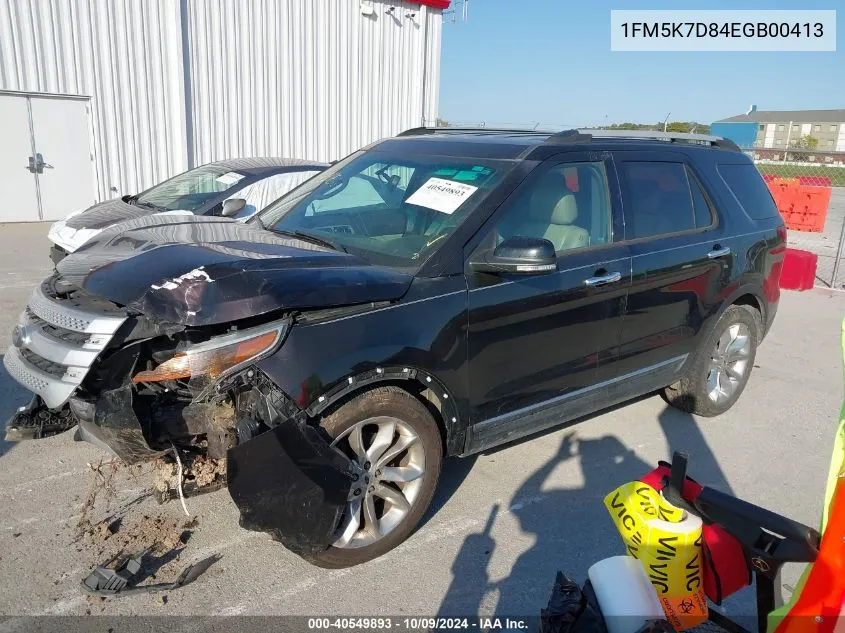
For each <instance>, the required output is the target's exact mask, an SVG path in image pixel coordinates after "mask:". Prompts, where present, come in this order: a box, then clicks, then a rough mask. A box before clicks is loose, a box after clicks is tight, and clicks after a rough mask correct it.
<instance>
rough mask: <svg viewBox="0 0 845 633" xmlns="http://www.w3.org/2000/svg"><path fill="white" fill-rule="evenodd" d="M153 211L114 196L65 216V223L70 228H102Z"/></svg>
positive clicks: (153, 211)
mask: <svg viewBox="0 0 845 633" xmlns="http://www.w3.org/2000/svg"><path fill="white" fill-rule="evenodd" d="M155 212H156V211H155V210H154V209H148V208H144V207H136V206H135V205H132V204H126V203H125V202H124V201H123V200H121V199H120V198H115V199H114V200H106V201H105V202H100V203H99V204H95V205H94V206H93V207H88V208H87V209H85V211H83V212H82V213H79V214H77V215H74V216H73V217H70V218H67V219H66V220H65V224H66V225H67V226H69V227H70V228H72V229H102V228H105V227H107V226H110V225H112V224H115V223H116V222H123V221H125V220H132V219H134V218H140V217H143V216H145V215H150V214H153V213H155Z"/></svg>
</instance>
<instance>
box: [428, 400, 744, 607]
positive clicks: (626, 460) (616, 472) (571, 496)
mask: <svg viewBox="0 0 845 633" xmlns="http://www.w3.org/2000/svg"><path fill="white" fill-rule="evenodd" d="M658 423H659V425H660V427H661V429H662V431H663V433H664V435H665V436H666V443H667V449H668V450H667V453H666V455H665V457H664V458H663V459H665V460H667V461H669V460H670V459H671V456H672V452H673V451H675V450H683V451H686V452H687V453H689V455H690V471H689V472H690V475H691V476H692V477H694V478H696V479H697V480H698V481H699V482H700V483H703V484H706V485H710V486H713V487H716V488H719V489H720V490H723V491H725V492H728V493H730V492H731V489H730V486H729V485H728V484H727V479H726V478H725V475H724V473H723V472H722V469H721V468H720V466H719V463H718V460H717V459H716V457H715V455H713V453H712V451H711V450H710V448H709V446H708V445H707V442H706V440H705V438H704V436H703V435H702V433H701V431H700V429H699V427H698V424H699V423H706V421H705V422H699V421H696V420H695V418H693V417H692V416H691V415H689V414H687V413H683V412H681V411H678V410H676V409H673V408H671V407H669V406H667V407H666V408H665V409H664V410H663V411H661V413H660V414H659V415H658ZM573 458H577V459H579V460H580V465H581V470H582V473H583V480H584V484H583V486H581V487H576V488H557V489H551V490H548V489H544V488H545V484H546V482H547V480H548V479H549V477H550V476H551V474H552V472H553V471H554V469H555V468H556V467H557V466H558V465H559V464H561V463H563V462H565V461H567V460H570V459H573ZM656 466H657V464H656V463H655V464H652V463H648V462H646V461H644V460H642V459H641V458H639V457H638V456H637V455H636V454H635V453H634V451H633V450H631V449H630V448H628V447H627V446H625V444H624V443H623V442H622V441H621V440H620V439H619V438H618V437H616V436H613V435H607V436H605V437H601V438H598V439H579V438H577V436H576V432H575V431H571V432H569V433H567V434H566V435H565V437H564V438H563V440H562V442H561V445H560V447H559V449H558V451H557V453H556V454H555V455H554V456H553V457H552V458H550V459H549V460H547V461H546V462H545V463H544V464H543V465H542V466H540V468H538V469H537V470H536V471H535V472H534V473H532V474H531V475H530V476H529V477H528V478H527V479H526V480H525V481H524V482H523V484H522V485H521V486H520V487H519V489H518V490H517V492H516V493H515V494H514V496H513V498H512V499H511V503H510V507H509V508H508V509H506V510H509V511H510V512H511V513H512V514H513V515H515V516H516V517H517V519H518V520H519V524H520V528H521V529H522V531H523V532H524V533H526V534H528V535H531V536H533V538H534V541H535V542H534V545H533V546H532V547H531V548H530V549H529V550H527V551H525V552H523V553H522V554H521V555H520V556H519V557H518V559H517V561H516V563H515V564H514V566H513V568H512V570H511V572H510V574H509V575H508V576H507V577H506V578H504V579H502V580H499V581H496V582H492V581H490V578H489V571H488V562H489V560H490V558H491V556H492V555H493V552H494V551H495V549H496V545H497V544H496V542H495V541H494V539H493V538H492V535H491V531H492V527H493V524H494V523H495V520H496V517H497V514H499V513H501V512H503V511H505V510H500V509H499V508H498V507H495V506H494V507H493V508H492V509H491V511H490V515H489V517H488V520H487V523H486V525H485V527H484V529H483V530H481V531H480V532H478V533H474V534H470V535H468V536H467V537H466V539H465V540H464V543H463V545H462V547H461V550H460V551H459V552H458V554H457V556H456V557H455V560H454V562H453V564H452V582H451V585H450V586H449V588H448V590H447V592H446V595H445V596H444V599H443V601H442V602H441V605H440V608H439V612H438V615H440V616H449V615H462V616H473V615H477V614H479V612H480V611H483V612H484V613H495V614H496V615H498V616H500V617H520V616H522V617H531V618H536V617H538V616H539V614H540V610H541V609H542V608H543V607H545V606H546V604H547V602H548V599H549V595H550V592H551V588H552V585H553V584H554V579H555V575H556V572H557V571H558V570H560V571H563V572H564V573H566V574H567V575H568V576H570V577H571V578H573V579H576V580H577V581H578V582H579V583H582V582H584V581H585V580H586V578H587V570H588V569H589V568H590V566H592V565H593V564H594V563H596V562H598V561H600V560H602V559H604V558H607V557H609V556H616V555H619V554H623V553H624V547H623V545H622V541H621V538H620V536H619V534H618V532H617V531H616V528H615V526H614V525H613V522H612V521H611V520H610V517H609V516H608V513H607V510H606V509H605V507H604V503H603V500H604V497H605V496H606V495H607V494H608V493H610V492H611V491H612V490H614V489H615V488H617V487H618V486H620V485H622V484H624V483H627V482H629V481H634V480H637V479H639V478H640V477H642V476H643V475H645V474H646V473H648V472H650V471H651V470H652V469H653V468H655V467H656Z"/></svg>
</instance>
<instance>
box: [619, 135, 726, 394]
mask: <svg viewBox="0 0 845 633" xmlns="http://www.w3.org/2000/svg"><path fill="white" fill-rule="evenodd" d="M614 159H615V162H616V165H617V169H618V172H619V180H620V184H621V188H622V199H623V208H624V211H625V228H626V237H627V243H628V244H629V245H630V248H631V256H632V279H631V288H630V291H629V295H628V305H627V309H626V313H625V318H624V323H623V326H622V336H621V344H620V359H619V370H620V375H622V376H624V375H629V374H630V375H636V376H637V377H638V385H637V386H638V387H639V389H637V390H639V391H644V390H646V389H649V388H657V387H660V386H664V385H665V384H668V383H669V382H672V381H673V380H674V379H675V378H676V377H677V376H678V375H679V373H680V371H681V368H682V367H683V365H684V363H685V361H686V359H687V358H688V357H689V354H691V352H692V351H693V350H694V347H695V344H696V342H697V336H698V334H699V332H700V331H701V330H702V327H703V325H704V324H705V322H706V321H707V319H708V317H709V316H710V315H711V314H712V313H714V312H715V311H716V310H717V309H718V306H719V304H720V302H721V300H722V297H723V296H724V292H725V288H726V286H727V285H728V283H729V279H730V265H731V261H732V258H733V257H734V254H733V253H732V252H731V249H730V246H731V244H730V240H729V239H728V235H727V233H726V231H725V224H724V222H723V221H721V219H720V218H719V216H718V214H717V212H716V209H715V206H714V204H713V201H712V200H711V199H710V197H709V196H708V194H707V193H706V191H705V189H704V187H703V186H702V184H701V177H700V176H699V175H698V174H697V173H696V170H695V168H694V166H693V164H692V163H691V161H689V160H688V158H687V156H686V155H685V154H684V153H681V152H671V151H648V152H637V151H618V152H615V153H614Z"/></svg>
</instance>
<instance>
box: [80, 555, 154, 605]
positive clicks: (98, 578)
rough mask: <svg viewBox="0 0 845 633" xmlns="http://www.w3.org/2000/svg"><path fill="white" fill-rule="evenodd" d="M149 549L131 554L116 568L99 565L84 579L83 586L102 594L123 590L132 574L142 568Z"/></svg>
mask: <svg viewBox="0 0 845 633" xmlns="http://www.w3.org/2000/svg"><path fill="white" fill-rule="evenodd" d="M148 551H149V550H144V551H143V552H141V553H140V554H138V555H137V556H134V557H132V556H130V557H129V558H127V559H125V560H124V561H123V562H122V563H120V564H119V565H118V566H117V567H115V568H114V569H111V568H109V567H104V566H99V565H98V566H97V567H95V568H94V571H92V572H91V573H90V574H88V577H87V578H85V580H83V581H82V586H83V587H85V589H86V590H88V591H90V592H96V593H98V594H100V595H103V594H114V593H118V592H120V591H122V590H123V589H125V588H126V585H128V584H129V581H130V580H131V578H132V576H134V575H135V574H137V573H138V572H139V571H140V570H141V559H142V558H143V557H144V554H146V553H147V552H148Z"/></svg>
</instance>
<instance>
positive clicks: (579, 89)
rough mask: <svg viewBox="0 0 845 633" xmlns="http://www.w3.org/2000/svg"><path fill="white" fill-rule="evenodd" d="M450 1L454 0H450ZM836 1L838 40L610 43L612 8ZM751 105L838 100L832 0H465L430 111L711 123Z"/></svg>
mask: <svg viewBox="0 0 845 633" xmlns="http://www.w3.org/2000/svg"><path fill="white" fill-rule="evenodd" d="M453 3H454V0H453ZM611 8H614V9H673V8H674V9H729V8H730V9H764V8H765V9H839V11H837V15H836V18H837V25H836V28H837V51H836V52H825V53H814V52H801V53H736V52H732V53H728V52H719V53H652V52H648V53H639V52H611V51H610V9H611ZM752 103H755V104H757V107H758V108H759V109H761V110H799V109H832V108H845V2H843V1H842V0H792V1H791V2H790V1H785V0H765V1H758V0H746V1H745V2H742V3H741V4H737V3H733V2H729V1H726V0H706V1H705V0H702V1H700V2H688V1H683V0H674V1H669V0H667V1H655V0H641V1H639V2H631V1H630V0H629V1H627V2H626V1H624V0H622V1H619V0H617V1H616V2H614V3H609V2H607V0H470V4H469V20H468V22H466V23H462V22H461V21H460V19H458V20H457V21H456V22H455V23H454V24H451V23H450V20H449V18H448V17H447V18H445V19H444V26H443V48H442V66H441V83H440V117H441V118H443V119H446V120H448V121H453V122H460V123H479V122H482V121H484V122H486V123H487V124H488V125H489V124H491V123H493V124H508V125H527V124H533V123H536V122H539V123H541V125H542V126H569V125H597V124H603V123H605V122H607V123H614V122H617V123H618V122H622V121H634V122H642V123H651V122H655V121H662V120H663V118H664V117H665V116H666V114H667V113H668V112H671V113H672V115H671V117H670V120H677V121H691V120H695V121H699V122H702V123H710V122H712V121H714V120H717V119H721V118H724V117H728V116H732V115H734V114H740V113H742V112H744V111H745V110H746V109H747V108H748V106H749V105H750V104H752Z"/></svg>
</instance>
